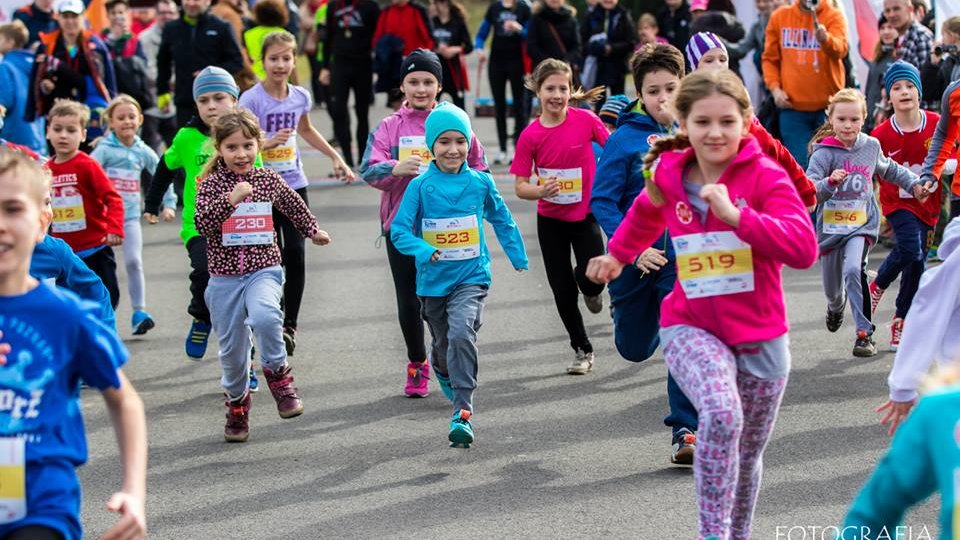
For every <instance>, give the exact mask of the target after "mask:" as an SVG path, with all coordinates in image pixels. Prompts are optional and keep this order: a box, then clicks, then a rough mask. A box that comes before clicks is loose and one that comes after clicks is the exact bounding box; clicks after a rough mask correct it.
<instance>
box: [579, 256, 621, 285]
mask: <svg viewBox="0 0 960 540" xmlns="http://www.w3.org/2000/svg"><path fill="white" fill-rule="evenodd" d="M624 266H626V265H624V264H623V263H622V262H620V261H619V260H618V259H617V258H616V257H614V256H613V255H601V256H599V257H594V258H592V259H590V263H589V264H587V279H589V280H590V281H592V282H594V283H600V284H603V283H610V282H611V281H613V280H615V279H617V278H618V277H620V272H623V267H624Z"/></svg>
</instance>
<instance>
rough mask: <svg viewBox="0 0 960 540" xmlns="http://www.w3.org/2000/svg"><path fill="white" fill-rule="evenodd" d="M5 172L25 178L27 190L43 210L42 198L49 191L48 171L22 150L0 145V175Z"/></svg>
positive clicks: (5, 173)
mask: <svg viewBox="0 0 960 540" xmlns="http://www.w3.org/2000/svg"><path fill="white" fill-rule="evenodd" d="M7 174H9V175H11V176H13V177H16V178H24V179H26V181H27V190H28V191H29V192H30V195H31V196H32V197H33V199H34V200H36V201H37V206H39V207H40V209H41V210H43V200H44V198H45V197H46V196H47V195H48V194H49V193H50V171H48V170H46V169H44V168H43V167H41V166H40V164H39V163H37V162H36V161H34V160H32V159H30V157H29V156H27V155H26V154H24V153H22V152H18V151H16V150H13V149H10V148H6V147H0V176H4V175H7Z"/></svg>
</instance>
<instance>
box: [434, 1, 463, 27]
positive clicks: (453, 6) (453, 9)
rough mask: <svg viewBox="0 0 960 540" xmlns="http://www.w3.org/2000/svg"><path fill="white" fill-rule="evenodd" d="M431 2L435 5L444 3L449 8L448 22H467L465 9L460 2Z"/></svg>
mask: <svg viewBox="0 0 960 540" xmlns="http://www.w3.org/2000/svg"><path fill="white" fill-rule="evenodd" d="M433 2H434V3H435V4H439V3H445V4H448V5H449V6H450V20H452V21H458V20H459V21H463V22H467V8H466V7H464V6H463V4H461V3H460V2H455V1H454V0H433ZM437 18H439V16H438V17H437Z"/></svg>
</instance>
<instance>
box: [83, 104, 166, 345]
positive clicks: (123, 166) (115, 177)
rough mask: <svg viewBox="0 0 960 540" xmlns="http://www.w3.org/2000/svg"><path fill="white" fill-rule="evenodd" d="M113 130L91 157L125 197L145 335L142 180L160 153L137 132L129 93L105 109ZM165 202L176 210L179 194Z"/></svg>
mask: <svg viewBox="0 0 960 540" xmlns="http://www.w3.org/2000/svg"><path fill="white" fill-rule="evenodd" d="M103 117H104V118H105V119H106V121H107V126H108V127H109V128H110V132H109V133H108V134H107V135H106V136H105V137H104V138H103V139H101V140H100V142H99V143H98V144H97V147H96V148H94V149H93V152H91V154H90V155H91V157H93V159H95V160H97V161H98V162H99V163H100V166H102V167H103V169H104V170H105V171H106V172H107V177H108V178H110V181H111V182H113V185H114V187H115V188H116V190H117V192H118V193H120V197H121V198H122V199H123V238H124V242H123V263H124V265H125V266H126V267H127V289H128V291H129V292H130V305H131V307H133V316H132V319H131V321H130V325H131V326H132V328H133V335H135V336H139V335H143V334H146V333H147V332H148V331H149V330H150V329H152V328H153V327H154V326H155V323H154V321H153V317H151V316H150V314H149V313H147V311H146V306H147V302H146V281H145V280H144V278H143V231H142V230H141V229H140V216H141V214H142V208H141V206H142V202H141V200H140V179H141V176H142V175H144V174H146V175H147V176H148V177H152V176H153V173H154V172H156V170H157V162H158V161H159V158H157V154H156V153H155V152H154V151H153V149H151V148H150V147H149V146H147V144H146V143H144V142H143V141H142V140H141V139H140V137H139V136H138V135H137V133H138V132H139V131H140V126H141V125H143V113H142V112H141V110H140V104H139V103H137V100H135V99H133V98H132V97H130V96H128V95H126V94H120V95H119V96H117V97H115V98H114V99H113V100H112V101H111V102H110V104H109V105H107V109H106V110H105V111H104V112H103ZM163 205H164V206H165V207H166V208H169V209H171V211H176V208H177V197H176V195H174V194H173V192H172V191H167V196H165V197H164V202H163Z"/></svg>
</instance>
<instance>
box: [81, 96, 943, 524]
mask: <svg viewBox="0 0 960 540" xmlns="http://www.w3.org/2000/svg"><path fill="white" fill-rule="evenodd" d="M377 100H378V104H379V103H381V100H382V96H378V98H377ZM384 114H385V111H384V110H383V108H382V107H378V108H377V109H375V112H374V114H373V118H381V117H382V116H383V115H384ZM314 118H315V122H316V123H317V124H318V125H319V126H321V131H322V133H324V134H326V135H329V134H330V133H331V132H332V129H330V124H329V121H328V119H327V116H326V113H325V112H323V111H317V112H315V114H314ZM474 127H475V129H476V131H477V132H478V134H479V136H480V138H481V140H482V141H483V142H484V143H485V145H486V146H487V148H488V149H494V150H495V149H496V144H495V142H496V138H495V131H494V125H493V121H492V120H488V119H481V120H476V122H475V126H474ZM490 155H491V157H492V153H491V154H490ZM306 161H307V170H308V173H309V175H310V176H311V177H322V176H326V175H327V173H328V172H329V171H330V170H331V167H330V166H329V163H328V162H327V161H326V160H323V159H321V156H317V155H315V154H311V155H309V156H308V157H307V160H306ZM499 185H500V188H501V191H502V192H503V194H504V197H505V199H506V200H507V203H508V205H509V207H510V209H511V210H512V211H513V213H514V216H515V218H516V219H517V221H518V223H519V224H520V227H521V229H522V231H523V232H524V240H525V242H526V245H527V250H528V253H529V255H530V260H531V269H530V271H529V272H526V273H522V274H518V273H515V272H513V271H512V270H511V268H510V266H509V262H508V261H507V260H506V258H505V257H504V255H503V252H502V250H501V249H500V248H499V246H498V245H497V244H496V243H495V242H492V245H491V248H492V249H491V251H492V254H493V258H494V265H493V275H494V283H493V286H492V289H491V291H490V296H489V298H488V301H487V305H486V311H485V319H486V320H485V324H484V327H483V329H482V330H481V331H480V338H479V345H480V354H481V359H480V386H479V390H478V392H477V399H476V407H477V411H476V416H475V421H474V425H475V429H476V432H477V438H478V439H477V442H476V444H475V445H474V446H473V447H472V448H471V449H469V450H462V449H451V448H448V444H447V442H446V430H447V423H448V420H449V411H450V407H449V404H448V403H447V402H446V400H445V399H444V398H443V396H442V394H440V392H439V388H437V387H436V386H435V383H432V385H431V389H432V390H433V391H434V393H433V394H432V395H431V396H430V397H429V398H427V399H420V400H413V399H406V398H404V397H403V395H402V388H403V382H404V376H405V375H404V374H405V362H406V361H405V352H404V348H403V344H402V339H401V337H400V331H399V327H398V325H397V322H396V312H395V301H394V296H393V287H392V282H391V279H390V274H389V269H388V267H387V261H386V254H385V252H384V249H383V248H382V246H378V243H377V236H378V233H379V226H378V217H377V216H378V214H377V203H378V197H379V193H378V192H377V191H376V190H374V189H371V188H370V187H367V186H365V185H362V184H360V185H354V186H336V187H329V186H322V185H318V186H317V187H315V188H314V189H311V191H310V194H309V196H310V202H311V207H312V209H313V211H314V212H315V213H316V215H317V216H318V218H319V220H320V223H321V225H322V226H323V227H324V228H326V230H328V231H329V232H330V233H331V235H332V236H333V239H334V243H333V244H332V245H330V246H328V247H323V248H320V247H316V246H312V245H309V243H308V247H307V251H308V253H307V256H308V259H307V264H308V276H307V291H306V296H305V299H304V308H303V312H302V314H301V320H300V334H299V337H298V348H297V351H296V354H295V356H293V357H292V358H291V359H290V362H291V364H292V365H293V369H294V372H293V373H294V375H295V376H296V380H297V384H298V386H299V388H300V391H301V395H302V397H303V399H304V403H305V407H306V412H305V413H304V414H303V416H301V417H299V418H296V419H291V420H282V419H280V418H279V417H278V415H277V414H276V409H275V406H274V404H273V401H272V399H271V398H270V396H269V394H268V393H267V391H266V390H264V391H261V393H259V394H257V395H255V397H254V400H253V409H252V413H251V416H252V420H251V434H250V441H249V442H248V443H246V444H227V443H225V442H224V441H223V436H222V431H223V415H224V412H225V411H224V406H223V400H222V394H221V389H220V386H219V375H220V373H219V367H218V363H217V359H216V344H215V342H214V341H211V345H210V348H209V349H208V351H207V356H206V358H205V359H204V360H203V361H191V360H189V359H187V357H186V356H185V355H184V352H183V341H184V337H185V334H186V330H187V327H188V324H189V319H188V318H187V315H186V312H185V307H186V304H187V301H188V297H189V296H188V289H187V274H188V272H189V266H188V260H187V256H186V251H185V250H184V248H183V246H182V244H181V242H180V241H179V238H178V236H177V230H178V229H177V226H175V225H173V224H162V225H157V226H147V225H145V226H144V229H145V245H144V258H145V264H146V277H147V284H148V288H147V302H148V310H149V311H150V312H151V313H152V314H153V316H154V318H155V319H156V321H157V328H155V329H154V330H152V331H151V332H150V333H149V334H148V335H146V336H143V337H140V338H132V337H131V336H130V330H129V320H130V307H129V300H128V296H127V294H126V290H125V288H124V287H125V277H122V279H123V280H124V281H123V285H122V290H123V295H122V296H123V297H122V299H121V309H120V311H119V313H118V321H120V326H121V334H122V335H123V337H124V340H125V342H126V344H127V346H128V347H129V349H130V352H131V359H130V362H129V364H128V366H127V368H126V372H127V374H128V376H129V377H130V379H131V380H132V381H133V384H134V385H135V386H136V388H137V390H138V391H139V392H140V395H141V396H142V397H143V400H144V402H145V404H146V411H147V419H148V424H149V436H150V464H149V472H148V500H147V512H148V523H149V530H150V537H151V538H164V539H166V538H171V539H172V538H196V539H220V538H224V539H226V538H245V539H259V538H285V539H301V538H303V539H307V538H411V537H422V538H456V537H473V538H514V537H529V538H584V537H591V538H598V537H603V538H639V539H661V538H694V537H695V536H696V515H697V511H696V505H695V498H694V490H693V476H692V471H691V470H690V469H685V468H678V467H673V466H671V465H670V463H669V453H670V433H669V430H668V429H667V428H666V427H665V426H664V425H663V424H662V418H663V416H664V415H665V413H666V410H667V400H666V388H665V386H666V385H665V380H666V368H665V367H664V364H663V362H662V357H661V356H660V355H659V353H658V355H657V356H656V357H654V358H653V359H651V360H649V361H647V362H645V363H643V364H640V365H636V364H631V363H629V362H626V361H624V360H622V359H621V358H620V357H619V356H618V355H617V354H616V351H615V349H614V347H613V342H612V324H611V321H610V318H609V315H608V314H607V312H606V310H604V312H602V313H601V314H599V315H590V314H588V313H587V312H586V310H585V309H584V310H583V311H584V313H585V317H586V322H587V324H588V330H589V333H590V336H591V339H592V341H593V343H594V347H595V348H596V349H597V364H596V367H595V370H594V372H593V373H591V374H589V375H586V376H581V377H574V376H568V375H566V374H565V373H564V368H565V367H566V365H567V363H568V362H569V361H570V359H571V356H572V352H571V349H570V348H569V345H568V342H567V338H566V336H565V333H564V331H563V328H562V326H561V324H560V320H559V318H558V316H557V314H556V310H555V309H554V306H553V300H552V297H551V294H550V290H549V287H548V286H547V283H546V275H545V273H544V270H543V265H542V261H541V258H540V256H539V247H538V245H537V240H536V229H535V221H534V220H535V205H534V204H533V203H530V202H527V201H521V200H519V199H517V198H516V196H515V195H514V194H513V189H512V185H511V183H510V182H509V181H508V180H501V181H500V182H499ZM489 238H491V239H492V238H493V236H492V235H491V236H489ZM882 256H883V253H880V252H875V253H874V254H873V255H872V257H871V266H872V267H874V268H875V267H876V266H877V265H879V262H880V260H882ZM785 286H786V291H787V299H788V306H789V313H790V321H791V326H792V331H791V334H790V335H791V340H792V345H793V346H792V352H793V371H792V374H791V378H790V384H789V387H788V390H787V394H786V398H785V400H784V403H783V407H782V409H781V411H780V419H779V422H778V424H777V427H776V431H775V433H774V436H773V439H772V441H771V443H770V446H769V448H768V450H767V452H766V459H765V471H764V473H765V474H764V482H763V488H762V491H761V493H760V502H759V505H758V507H757V512H756V518H755V528H754V531H755V532H754V535H753V537H754V538H755V539H757V540H766V539H774V540H779V539H786V538H790V539H793V540H800V539H814V538H816V539H817V540H819V539H820V538H821V537H822V538H827V537H828V536H823V535H822V528H823V527H826V526H830V525H834V524H837V523H838V522H839V521H840V520H841V519H842V516H843V515H844V513H845V511H846V509H847V508H848V506H849V504H850V502H851V500H852V499H853V496H854V495H855V493H856V492H857V491H858V489H859V488H860V486H861V485H862V484H863V481H864V480H865V478H866V476H867V474H868V473H869V472H870V471H871V470H872V468H873V467H874V465H875V464H876V462H877V461H878V459H879V458H880V457H881V455H882V454H883V452H884V451H885V449H886V448H887V445H888V443H889V439H888V438H887V436H886V434H885V431H884V430H883V429H881V428H880V427H879V425H878V423H877V416H876V414H875V413H873V408H874V407H875V406H876V405H877V404H879V403H881V402H882V401H883V399H884V397H885V395H886V384H885V381H886V375H887V372H888V370H889V368H890V365H891V363H892V361H893V354H892V353H889V352H883V353H881V354H880V355H878V356H877V357H876V358H873V359H867V360H864V359H855V358H853V357H852V356H851V349H852V346H853V341H854V338H853V329H852V327H851V325H850V316H849V314H848V316H847V319H848V320H847V324H846V325H845V326H844V327H843V328H842V329H841V331H840V332H839V333H837V334H830V333H828V332H827V331H826V329H825V328H824V323H823V317H824V311H825V301H824V299H823V295H822V292H821V285H820V276H819V271H818V269H816V268H814V269H811V270H809V271H786V272H785ZM894 296H895V294H893V292H892V291H891V292H890V293H888V297H886V298H884V302H883V304H882V306H881V308H880V311H879V315H878V320H879V321H881V323H882V324H881V329H880V330H879V331H878V337H879V339H880V341H881V343H882V344H883V345H884V347H883V349H884V350H886V347H885V345H886V342H887V341H888V340H889V328H888V325H886V326H883V324H886V323H888V321H889V320H890V318H891V317H892V309H893V298H894ZM88 392H89V391H88ZM84 412H85V414H86V421H87V427H88V437H89V446H90V460H89V463H88V464H87V465H86V466H85V467H83V468H82V469H81V472H80V475H81V478H82V481H83V485H84V503H83V522H84V525H85V527H86V531H87V533H88V536H90V537H94V536H95V535H99V534H100V533H102V532H103V531H104V530H106V528H107V527H109V525H110V524H111V523H113V520H114V516H113V515H111V514H109V513H108V512H106V510H105V509H104V505H105V503H106V500H107V498H108V497H109V495H110V494H111V493H112V492H113V491H114V490H116V489H117V488H118V487H119V485H120V476H119V475H120V468H119V463H118V461H117V456H118V454H117V448H116V444H115V442H114V438H113V432H112V429H111V427H110V423H109V419H108V417H107V414H106V411H105V408H104V406H103V404H102V401H101V400H100V399H99V398H98V397H97V396H95V395H93V394H92V393H88V394H86V395H85V397H84ZM938 508H939V502H938V501H934V502H928V503H927V504H925V505H924V506H922V507H920V508H919V509H918V510H916V511H914V512H912V513H911V514H910V515H909V517H908V520H907V524H908V525H910V526H912V529H911V530H910V531H909V532H910V534H912V535H913V536H910V537H907V536H904V537H903V538H931V537H936V534H937V526H936V512H937V510H938ZM818 528H819V529H818ZM788 533H789V534H788ZM924 533H926V534H927V535H928V536H923V534H924Z"/></svg>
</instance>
